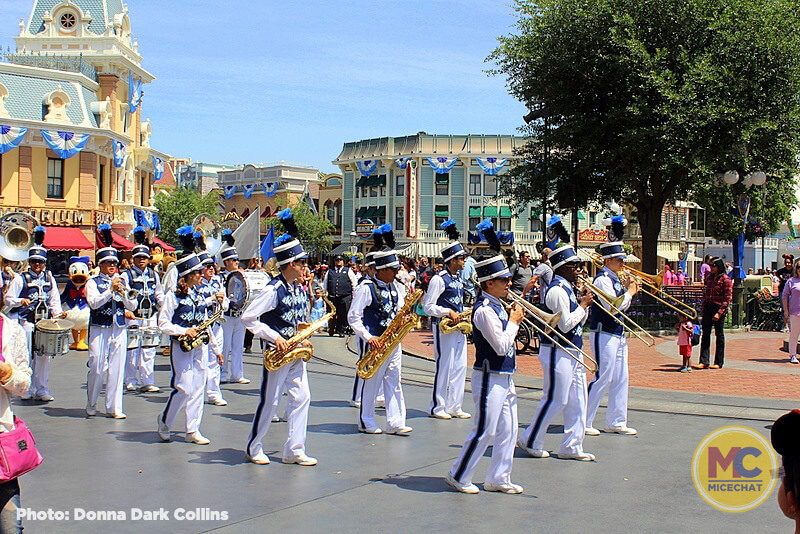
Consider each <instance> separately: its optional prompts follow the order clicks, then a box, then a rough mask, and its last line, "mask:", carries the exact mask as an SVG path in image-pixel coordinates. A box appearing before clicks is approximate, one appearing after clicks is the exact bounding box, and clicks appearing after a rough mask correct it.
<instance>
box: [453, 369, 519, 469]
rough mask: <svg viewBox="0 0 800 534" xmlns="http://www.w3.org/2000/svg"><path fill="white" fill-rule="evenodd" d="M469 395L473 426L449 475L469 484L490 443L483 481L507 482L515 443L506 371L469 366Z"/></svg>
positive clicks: (513, 405) (514, 420)
mask: <svg viewBox="0 0 800 534" xmlns="http://www.w3.org/2000/svg"><path fill="white" fill-rule="evenodd" d="M472 398H473V399H474V400H475V417H474V418H473V419H474V421H475V422H474V426H473V427H472V431H470V433H469V436H467V439H466V441H465V442H464V446H463V447H461V453H460V454H459V455H458V458H457V459H456V461H455V463H454V464H453V467H452V468H451V469H450V475H451V476H452V477H453V478H454V479H456V480H457V481H458V482H460V483H461V484H471V483H472V475H473V474H474V473H475V468H476V467H478V461H479V460H480V459H481V458H482V457H483V453H485V452H486V449H487V447H489V445H492V459H491V461H490V462H489V468H488V469H487V470H486V477H485V478H484V481H485V482H490V483H492V484H508V483H510V482H511V467H512V463H513V460H514V447H516V442H517V391H516V389H515V388H514V380H513V379H512V377H511V375H510V374H500V373H490V372H488V371H484V370H478V369H473V371H472Z"/></svg>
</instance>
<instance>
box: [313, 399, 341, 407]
mask: <svg viewBox="0 0 800 534" xmlns="http://www.w3.org/2000/svg"><path fill="white" fill-rule="evenodd" d="M311 406H314V407H317V408H349V407H350V403H349V402H348V401H342V400H321V401H311Z"/></svg>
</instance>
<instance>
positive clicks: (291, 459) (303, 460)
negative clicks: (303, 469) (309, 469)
mask: <svg viewBox="0 0 800 534" xmlns="http://www.w3.org/2000/svg"><path fill="white" fill-rule="evenodd" d="M281 461H282V462H283V463H285V464H297V465H317V459H316V458H312V457H311V456H306V455H305V454H304V453H302V452H301V453H300V454H298V455H296V456H284V457H283V458H282V459H281Z"/></svg>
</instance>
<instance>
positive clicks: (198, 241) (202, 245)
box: [192, 230, 206, 251]
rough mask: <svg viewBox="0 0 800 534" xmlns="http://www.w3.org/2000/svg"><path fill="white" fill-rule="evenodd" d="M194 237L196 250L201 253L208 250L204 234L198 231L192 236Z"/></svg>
mask: <svg viewBox="0 0 800 534" xmlns="http://www.w3.org/2000/svg"><path fill="white" fill-rule="evenodd" d="M192 237H193V238H194V248H195V250H197V251H200V250H205V249H206V238H205V236H204V235H203V232H201V231H199V230H198V231H197V232H195V233H193V234H192Z"/></svg>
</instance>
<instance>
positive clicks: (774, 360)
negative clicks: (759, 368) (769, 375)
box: [747, 353, 789, 364]
mask: <svg viewBox="0 0 800 534" xmlns="http://www.w3.org/2000/svg"><path fill="white" fill-rule="evenodd" d="M787 354H788V353H787ZM747 361H748V362H760V363H782V364H786V363H789V360H787V359H786V356H781V357H780V358H748V359H747Z"/></svg>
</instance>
